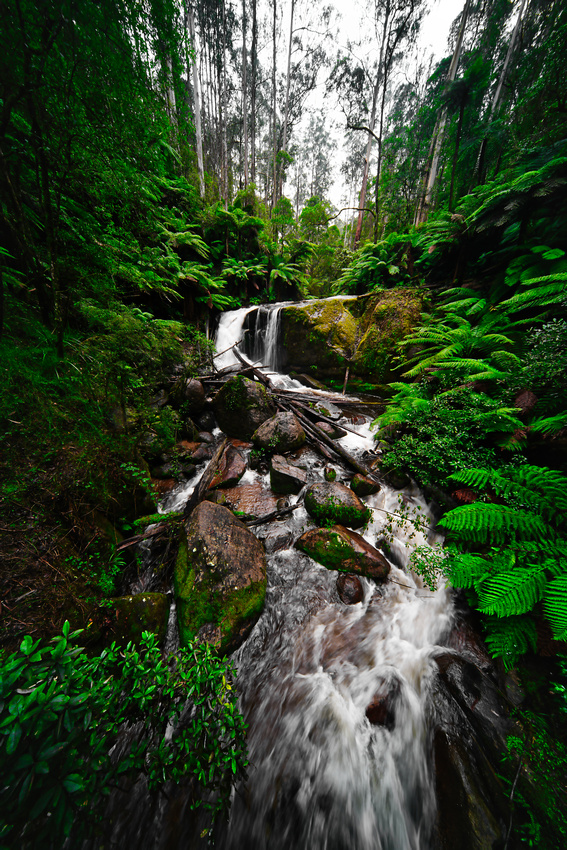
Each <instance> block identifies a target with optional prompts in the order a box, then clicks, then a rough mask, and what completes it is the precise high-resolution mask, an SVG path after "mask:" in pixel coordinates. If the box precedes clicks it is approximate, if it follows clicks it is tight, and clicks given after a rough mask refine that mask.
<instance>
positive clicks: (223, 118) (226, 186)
mask: <svg viewBox="0 0 567 850" xmlns="http://www.w3.org/2000/svg"><path fill="white" fill-rule="evenodd" d="M221 111H222V116H221V121H222V167H223V175H224V177H223V184H224V206H225V209H227V208H228V202H229V200H230V199H229V196H228V195H229V191H230V187H229V176H228V144H227V138H226V111H227V109H226V3H225V0H223V4H222V97H221Z"/></svg>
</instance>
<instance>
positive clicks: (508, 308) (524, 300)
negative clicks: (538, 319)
mask: <svg viewBox="0 0 567 850" xmlns="http://www.w3.org/2000/svg"><path fill="white" fill-rule="evenodd" d="M566 283H567V273H566V272H563V273H557V274H552V275H545V276H544V277H534V278H531V279H530V280H523V281H522V284H521V285H522V286H526V287H530V288H529V289H528V291H527V292H517V293H516V294H515V295H512V297H511V298H507V299H506V300H505V301H502V302H501V303H500V309H501V310H502V311H505V312H508V313H513V312H515V311H517V310H523V309H524V308H526V307H548V306H550V305H551V304H563V303H565V301H566V300H567V293H566V292H565V285H566Z"/></svg>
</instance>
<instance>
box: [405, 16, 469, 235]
mask: <svg viewBox="0 0 567 850" xmlns="http://www.w3.org/2000/svg"><path fill="white" fill-rule="evenodd" d="M470 5H471V0H466V3H465V7H464V9H463V16H462V19H461V26H460V27H459V34H458V36H457V43H456V45H455V50H454V52H453V57H452V59H451V64H450V66H449V73H448V74H447V82H448V83H452V82H453V80H454V79H455V76H456V74H457V68H458V65H459V60H460V58H461V52H462V49H463V38H464V35H465V28H466V25H467V18H468V15H469V8H470ZM446 123H447V109H446V108H443V109H442V110H441V112H440V115H439V118H438V123H437V125H436V131H437V132H435V130H434V132H433V140H432V146H433V156H432V159H431V165H430V167H429V170H428V172H427V174H426V179H425V180H424V185H425V191H424V195H423V199H422V202H421V204H420V206H419V207H418V211H417V213H416V221H415V224H422V223H423V222H424V221H427V216H428V215H429V210H430V208H431V202H432V198H433V189H434V187H435V182H436V180H437V171H438V170H439V160H440V157H441V146H442V143H443V135H444V132H445V124H446Z"/></svg>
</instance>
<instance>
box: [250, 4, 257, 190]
mask: <svg viewBox="0 0 567 850" xmlns="http://www.w3.org/2000/svg"><path fill="white" fill-rule="evenodd" d="M256 3H257V0H252V57H251V59H252V79H251V81H250V118H251V127H250V153H251V155H252V161H251V163H250V177H251V178H252V182H253V183H256V86H257V79H258V75H257V69H258V14H257V7H256Z"/></svg>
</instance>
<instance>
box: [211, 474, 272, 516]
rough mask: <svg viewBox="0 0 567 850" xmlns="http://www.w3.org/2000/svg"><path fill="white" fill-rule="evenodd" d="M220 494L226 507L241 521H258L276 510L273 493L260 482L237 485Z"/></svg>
mask: <svg viewBox="0 0 567 850" xmlns="http://www.w3.org/2000/svg"><path fill="white" fill-rule="evenodd" d="M221 492H222V493H223V495H224V497H225V500H226V501H225V504H226V506H227V507H228V508H230V510H231V511H234V513H235V514H236V515H237V516H239V517H242V518H243V519H258V517H261V516H265V515H266V514H269V513H271V512H272V511H275V510H276V508H277V500H276V498H275V497H274V495H273V493H272V492H271V491H270V490H268V489H267V488H266V487H264V485H263V484H262V483H261V482H260V481H253V482H251V483H250V484H238V485H237V486H236V487H231V488H229V489H226V490H222V491H221Z"/></svg>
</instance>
